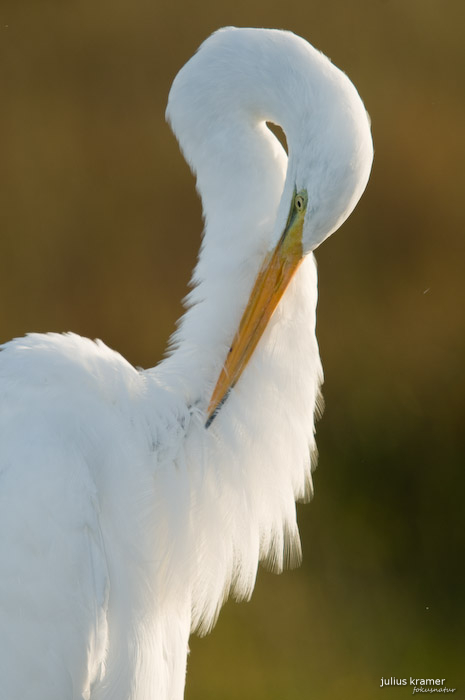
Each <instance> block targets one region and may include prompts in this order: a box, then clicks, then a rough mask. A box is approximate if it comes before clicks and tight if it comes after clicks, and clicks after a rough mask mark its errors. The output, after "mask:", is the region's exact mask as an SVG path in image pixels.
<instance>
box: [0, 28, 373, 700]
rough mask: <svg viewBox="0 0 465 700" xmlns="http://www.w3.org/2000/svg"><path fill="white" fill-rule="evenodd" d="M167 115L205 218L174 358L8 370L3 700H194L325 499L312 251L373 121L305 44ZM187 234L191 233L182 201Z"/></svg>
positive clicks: (1, 513) (249, 54)
mask: <svg viewBox="0 0 465 700" xmlns="http://www.w3.org/2000/svg"><path fill="white" fill-rule="evenodd" d="M167 115H168V118H169V121H170V123H171V125H172V127H173V130H174V132H175V134H176V136H177V137H178V139H179V142H180V145H181V148H182V150H183V153H184V155H185V157H186V159H187V160H188V162H189V163H190V165H191V167H192V169H193V171H194V172H195V173H196V176H197V186H198V190H199V193H200V195H201V197H202V203H203V208H204V214H205V233H204V240H203V244H202V248H201V252H200V256H199V261H198V264H197V266H196V269H195V272H194V277H193V290H192V292H191V293H190V295H189V298H188V309H187V311H186V313H185V315H184V316H183V318H182V321H181V323H180V326H179V329H178V331H177V333H176V334H175V336H174V338H173V339H172V342H171V350H170V354H169V356H168V357H167V359H165V360H164V361H163V362H162V363H161V364H160V365H159V366H157V367H155V368H154V369H150V370H147V371H138V370H136V369H134V368H133V367H132V366H131V365H129V364H128V363H127V362H126V361H125V360H124V359H123V358H122V357H121V356H120V355H119V354H118V353H116V352H114V351H112V350H110V349H109V348H107V347H106V346H105V345H104V344H103V343H101V342H99V341H97V342H95V343H94V342H92V341H90V340H87V339H84V338H81V337H79V336H76V335H73V334H66V335H58V334H49V335H39V334H32V335H28V336H27V337H26V338H23V339H17V340H14V341H12V342H10V343H7V344H6V345H3V346H2V352H1V353H0V435H1V440H0V542H1V552H0V556H1V567H2V568H1V575H0V630H1V632H0V635H1V638H0V679H1V680H0V685H1V688H2V697H5V698H6V699H7V700H180V699H181V698H182V696H183V691H184V676H185V665H186V655H187V645H188V637H189V634H190V632H191V631H195V630H197V631H200V632H206V631H208V630H209V629H210V628H211V627H212V625H213V624H214V622H215V619H216V616H217V614H218V612H219V609H220V607H221V605H222V604H223V602H224V600H225V598H226V597H227V596H228V595H229V594H230V593H232V594H234V595H235V596H236V597H237V598H247V597H248V596H250V594H251V592H252V589H253V586H254V582H255V576H256V572H257V566H258V563H259V561H260V560H267V562H268V563H269V565H271V566H272V567H273V568H274V569H275V570H281V569H282V568H283V566H284V565H286V564H291V563H296V562H298V560H299V557H300V543H299V537H298V532H297V525H296V515H295V505H294V502H295V499H302V498H307V497H308V496H309V494H310V493H311V463H312V457H311V455H312V454H314V453H315V444H314V424H313V416H314V413H315V410H316V409H317V404H318V396H319V387H320V384H321V381H322V371H321V365H320V360H319V354H318V346H317V342H316V338H315V308H316V299H317V291H316V290H317V283H316V269H315V262H314V258H313V255H312V254H311V251H312V250H313V249H314V248H315V247H316V246H317V245H319V243H321V241H322V240H324V239H325V238H326V237H327V236H328V235H330V233H332V232H333V231H334V230H335V229H336V228H337V227H338V226H339V225H340V224H341V223H342V222H343V220H344V219H345V218H347V216H348V215H349V214H350V212H351V211H352V209H353V208H354V206H355V204H356V202H357V201H358V199H359V197H360V196H361V194H362V192H363V190H364V188H365V185H366V182H367V179H368V176H369V172H370V168H371V161H372V143H371V136H370V128H369V121H368V118H367V115H366V112H365V110H364V107H363V104H362V102H361V100H360V98H359V97H358V94H357V92H356V90H355V88H354V87H353V85H352V84H351V83H350V81H349V80H348V78H347V77H346V76H345V75H344V74H343V73H341V72H340V71H339V70H338V69H337V68H335V67H334V66H333V65H332V64H331V63H330V61H329V60H328V59H326V58H325V57H324V56H323V55H322V54H320V53H319V52H317V51H316V50H315V49H313V48H312V47H311V46H310V45H309V44H308V43H306V42H305V41H304V40H303V39H300V38H298V37H296V36H295V35H293V34H291V33H288V32H280V31H274V30H249V29H232V28H231V29H226V30H221V31H219V32H217V33H216V34H214V35H213V36H212V37H210V38H209V39H208V40H207V41H206V42H205V43H204V44H203V45H202V46H201V48H200V49H199V51H198V53H197V54H196V55H195V56H194V57H193V58H192V59H191V60H190V61H189V62H188V63H187V64H186V66H185V67H184V68H183V69H182V70H181V71H180V73H179V74H178V76H177V77H176V79H175V81H174V84H173V87H172V90H171V93H170V98H169V104H168V111H167ZM266 120H269V121H273V122H275V123H278V124H280V125H281V126H282V127H283V129H284V131H285V133H286V135H287V139H288V143H289V161H288V159H287V156H286V154H285V152H284V150H283V149H282V147H281V146H280V144H279V142H278V141H277V139H276V138H275V137H274V136H273V135H272V133H271V132H270V131H269V129H268V128H267V127H266V123H265V121H266ZM296 193H297V194H296ZM299 197H300V199H299ZM289 207H290V209H289ZM173 216H176V217H177V218H178V220H179V226H182V221H183V211H182V202H180V203H179V208H178V210H177V211H174V212H173ZM283 231H284V234H283ZM289 231H291V233H289V236H287V232H289ZM283 236H284V237H283ZM286 236H287V237H286ZM292 236H293V237H294V238H292V241H296V242H295V243H292V246H293V247H292V250H294V249H295V250H298V251H299V253H298V255H297V257H298V259H296V261H295V263H294V266H293V268H292V271H291V273H289V275H290V276H289V279H288V280H287V282H289V286H288V287H287V290H286V293H285V294H284V296H283V298H282V299H281V301H280V302H279V304H278V305H277V308H276V311H275V312H274V313H273V309H271V310H270V309H268V311H266V312H264V313H265V316H262V317H260V318H265V320H266V323H264V325H265V326H266V328H265V330H264V332H263V336H262V338H261V340H260V341H259V343H258V346H257V347H256V349H255V350H253V347H255V346H253V347H252V349H251V350H249V351H247V352H248V353H249V355H250V357H249V355H248V356H247V358H246V359H244V356H243V355H240V352H239V351H238V353H239V355H240V360H239V364H240V365H241V368H240V370H239V371H238V374H237V375H233V373H232V372H233V370H232V365H231V367H230V366H229V365H228V364H227V363H228V361H229V360H225V358H226V357H227V356H228V349H229V348H230V347H232V349H233V351H234V352H236V350H235V348H236V345H237V343H239V342H240V341H239V336H241V335H243V334H244V333H246V332H248V331H244V330H243V321H241V315H242V312H243V310H244V309H245V308H246V307H247V308H249V306H250V304H249V306H248V302H247V300H248V298H249V295H250V294H251V290H252V288H253V286H254V280H255V278H256V277H257V274H258V280H259V282H260V279H261V275H262V273H263V275H264V274H265V272H264V270H265V268H266V265H268V264H269V261H270V259H271V256H272V252H271V251H273V250H274V251H275V254H276V251H278V254H279V255H280V256H281V258H280V259H282V260H283V261H284V262H283V264H287V257H286V256H287V250H288V248H287V247H286V246H287V242H288V241H289V240H291V237H292ZM283 240H284V241H285V243H284V244H283V245H282V241H283ZM278 241H279V243H278ZM280 246H281V247H280ZM296 246H297V247H296ZM283 251H284V252H283ZM264 260H265V263H264V262H263V261H264ZM300 263H301V264H300ZM260 270H261V272H259V271H260ZM266 274H268V272H266ZM291 278H292V279H291ZM280 279H281V278H279V280H280ZM287 282H286V284H284V288H285V287H286V285H287ZM257 284H258V283H257ZM275 284H276V286H278V285H279V286H281V281H278V282H276V283H275ZM256 286H257V285H256ZM259 286H260V285H259ZM282 291H284V289H282V290H281V293H282ZM253 298H254V292H252V300H253ZM278 301H279V299H278ZM276 303H277V302H276ZM252 306H253V303H252ZM254 313H255V312H254ZM271 314H272V315H271ZM257 318H258V317H257ZM254 323H255V321H254ZM238 326H239V328H240V330H239V332H238V334H236V336H234V333H235V331H236V329H237V328H238ZM252 326H253V328H252V331H251V333H252V334H257V333H258V331H257V330H256V325H254V324H252ZM244 327H245V326H244ZM241 329H242V330H241ZM259 334H261V331H260V332H259ZM257 340H258V339H257ZM236 341H237V342H236ZM233 351H231V353H229V354H234V353H233ZM231 362H232V363H234V362H235V360H234V357H233V359H232V360H231ZM223 364H225V368H226V369H225V370H224V374H225V375H226V379H224V380H221V377H220V379H219V380H218V386H219V385H221V383H222V382H223V384H225V382H226V384H225V388H224V390H223V391H222V393H221V392H220V393H219V394H218V398H217V399H215V400H213V399H212V401H211V402H210V397H211V396H212V392H213V391H214V396H215V392H217V391H219V390H218V386H217V388H216V389H215V383H216V381H217V379H218V376H219V375H220V372H221V368H222V366H223ZM242 370H243V371H242ZM233 376H235V378H234V381H232V378H233ZM239 376H240V378H239ZM228 382H229V384H228ZM226 385H227V386H226ZM209 402H210V407H209ZM208 416H210V419H209V421H208V425H209V427H208V428H207V427H206V425H205V424H206V421H207V417H208ZM213 418H214V421H213ZM212 421H213V422H212Z"/></svg>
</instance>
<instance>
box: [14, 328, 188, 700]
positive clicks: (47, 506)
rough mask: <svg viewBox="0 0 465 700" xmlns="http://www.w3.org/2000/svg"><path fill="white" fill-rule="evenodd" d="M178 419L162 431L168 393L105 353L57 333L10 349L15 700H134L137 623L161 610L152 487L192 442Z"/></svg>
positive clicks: (97, 346) (32, 338)
mask: <svg viewBox="0 0 465 700" xmlns="http://www.w3.org/2000/svg"><path fill="white" fill-rule="evenodd" d="M154 398H157V399H158V401H157V400H155V401H154ZM163 408H164V409H165V410H164V411H162V409H163ZM162 413H163V414H164V416H165V419H164V424H163V429H161V426H160V422H159V421H160V415H161V414H162ZM171 415H172V420H171V423H172V429H171V430H170V429H168V430H166V428H167V427H168V428H169V422H170V411H169V410H168V411H166V396H165V392H164V391H163V389H162V388H161V387H157V386H156V385H155V383H154V381H153V380H151V379H150V378H148V377H147V376H145V375H144V374H143V373H140V372H138V371H136V370H135V369H134V368H133V367H131V365H129V364H128V363H127V362H126V361H125V360H124V359H123V358H122V357H121V356H120V355H118V354H117V353H115V352H113V351H112V350H110V349H109V348H107V347H106V346H105V345H104V344H103V343H99V344H96V343H93V342H92V341H90V340H87V339H83V338H80V337H78V336H74V335H71V334H70V335H66V336H61V335H54V334H53V335H31V336H28V337H26V338H24V339H20V340H16V341H13V342H11V343H8V344H7V345H5V346H3V348H2V352H0V434H1V436H2V439H1V441H0V543H1V554H0V558H1V576H0V629H1V630H2V634H1V639H0V644H1V645H2V646H1V649H0V659H1V661H0V665H1V668H0V678H1V685H2V693H3V692H4V693H5V695H4V697H5V698H8V700H37V698H40V699H42V698H47V700H55V699H56V700H68V699H69V700H71V699H73V700H75V699H79V700H80V699H81V698H89V697H92V699H93V698H110V697H111V698H112V699H114V700H117V699H119V698H121V699H122V700H123V699H124V700H127V699H128V698H130V697H133V695H132V694H131V693H132V692H133V691H134V688H135V686H136V681H135V680H134V678H135V676H136V675H139V677H140V674H139V672H138V671H136V665H137V664H136V661H135V657H136V655H137V653H138V652H139V651H140V647H141V644H142V643H143V642H142V641H140V640H139V639H138V635H140V634H141V628H140V625H141V620H140V619H139V613H140V610H141V609H143V608H144V609H145V612H146V620H145V623H144V624H146V626H147V627H150V625H154V620H153V619H152V620H151V619H150V613H151V611H154V610H155V607H156V597H157V591H156V581H157V555H160V552H157V533H156V529H157V522H156V519H157V516H156V514H155V513H154V509H153V506H154V505H155V504H156V499H157V493H156V481H157V476H156V475H157V472H158V470H159V469H160V468H161V471H163V469H162V467H163V464H164V462H165V461H166V460H172V459H173V455H175V452H176V449H177V442H176V441H177V440H178V439H179V437H180V435H181V432H180V431H181V430H182V428H181V426H180V423H179V421H178V420H177V416H176V415H175V411H174V409H173V411H171ZM158 428H160V429H158ZM159 543H160V542H159ZM148 557H149V558H151V559H150V560H149V561H147V558H148ZM139 574H142V575H139ZM150 578H152V580H149V579H150ZM145 586H147V587H148V589H147V590H142V589H143V588H144V587H145ZM151 596H152V599H150V598H151ZM174 624H176V621H174ZM187 626H189V621H188V620H187ZM116 630H118V631H119V632H120V635H121V636H118V635H117V634H115V631H116ZM152 631H154V632H155V636H156V631H155V629H154V630H152ZM147 634H148V629H147ZM110 635H111V644H110V643H109V640H110ZM152 644H155V645H156V641H154V640H152ZM186 646H187V644H186ZM153 653H157V650H154V652H153ZM146 656H147V660H149V659H150V657H151V655H150V653H149V654H147V655H146ZM131 659H132V661H131ZM162 669H163V666H162V665H161V664H160V663H158V664H157V670H158V671H160V670H161V674H160V675H161V676H163V670H162ZM139 671H140V669H139ZM104 672H105V679H104V682H102V683H101V684H100V680H101V678H102V677H103V675H104ZM159 681H160V679H158V680H156V681H155V680H153V681H149V680H147V679H146V685H147V687H149V686H150V685H151V684H152V686H154V687H155V686H156V683H158V682H159ZM138 682H141V681H138ZM142 682H144V680H143V679H142ZM99 684H100V685H101V690H98V688H99ZM154 684H155V685H154ZM92 687H93V688H94V691H93V693H92V696H90V691H91V688H92ZM139 690H140V689H139ZM159 696H160V697H164V696H162V695H161V694H160V695H159ZM134 697H138V698H139V697H145V696H144V695H143V693H142V691H141V692H140V693H139V695H137V696H136V695H134Z"/></svg>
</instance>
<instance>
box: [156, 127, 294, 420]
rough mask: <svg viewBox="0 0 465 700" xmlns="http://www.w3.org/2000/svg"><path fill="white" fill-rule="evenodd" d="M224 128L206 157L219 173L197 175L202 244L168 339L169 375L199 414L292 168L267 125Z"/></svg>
mask: <svg viewBox="0 0 465 700" xmlns="http://www.w3.org/2000/svg"><path fill="white" fill-rule="evenodd" d="M220 128H221V138H218V139H217V140H216V143H215V139H213V141H214V144H215V145H214V146H212V147H211V148H210V150H209V153H208V154H207V155H206V156H205V158H208V159H209V160H212V159H214V160H215V161H216V162H217V163H218V168H217V169H215V170H214V171H212V169H211V168H207V167H205V168H203V167H202V166H201V164H200V166H199V168H198V170H197V186H198V189H199V191H200V193H201V196H202V202H203V209H204V216H205V230H204V237H203V241H202V246H201V249H200V253H199V258H198V262H197V265H196V267H195V270H194V273H193V277H192V287H193V289H192V291H191V293H190V294H189V296H188V298H187V306H188V308H187V311H186V312H185V314H184V315H183V317H182V319H181V321H180V324H179V328H178V330H177V332H176V333H175V334H174V336H173V338H172V339H171V347H172V352H171V353H170V357H169V358H168V359H167V360H166V361H165V362H164V363H163V365H164V367H163V369H164V371H169V372H170V375H171V377H173V379H174V377H178V378H180V379H179V381H182V384H183V387H184V392H185V396H186V401H187V402H188V403H191V404H192V403H194V404H198V405H201V406H202V407H205V406H206V404H208V401H209V398H210V395H211V392H212V389H213V386H214V384H215V382H216V379H217V377H218V374H219V372H220V370H221V367H222V365H223V362H224V359H225V357H226V354H227V352H228V349H229V346H230V344H231V341H232V338H233V336H234V333H235V331H236V329H237V326H238V324H239V320H240V316H241V314H242V312H243V310H244V308H245V306H246V303H247V300H248V296H249V294H250V291H251V289H252V286H253V282H254V280H255V277H256V275H257V272H258V270H259V268H260V266H261V264H262V262H263V259H264V257H265V255H266V252H267V251H268V250H269V249H270V247H271V244H272V235H273V230H274V229H273V227H274V223H275V219H276V211H277V207H278V204H279V200H280V197H281V194H282V189H283V186H284V180H285V174H286V165H287V157H286V154H285V152H284V150H283V149H282V147H281V145H280V144H279V142H278V141H277V139H276V138H275V137H274V136H273V134H272V133H271V132H270V131H269V129H268V128H267V127H266V126H265V125H264V124H263V125H262V126H252V125H248V124H247V125H242V124H236V123H234V121H232V120H231V121H230V123H229V124H225V123H222V124H221V127H220ZM205 136H206V135H205ZM210 136H211V134H210ZM206 142H207V139H206ZM212 148H214V149H215V153H214V154H212V152H211V151H212ZM210 173H211V174H210ZM258 174H260V175H259V176H258ZM181 378H182V379H181Z"/></svg>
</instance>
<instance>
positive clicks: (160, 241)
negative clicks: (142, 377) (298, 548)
mask: <svg viewBox="0 0 465 700" xmlns="http://www.w3.org/2000/svg"><path fill="white" fill-rule="evenodd" d="M228 24H235V25H239V26H271V27H279V28H288V29H291V30H293V31H295V32H297V33H299V34H301V35H303V36H304V37H306V38H307V39H309V40H310V41H311V42H312V43H313V44H315V45H316V46H317V47H318V48H320V49H321V50H323V51H324V52H325V53H326V54H327V55H329V56H330V57H331V58H332V59H333V61H334V62H335V63H336V64H337V65H339V66H340V67H342V68H343V69H344V70H345V71H346V72H347V73H348V74H349V76H350V77H351V78H352V80H353V81H354V83H355V84H356V86H357V88H358V89H359V91H360V93H361V95H362V96H363V99H364V101H365V103H366V106H367V108H368V110H369V112H370V114H371V117H372V122H373V135H374V141H375V150H376V155H375V164H374V169H373V174H372V178H371V181H370V183H369V186H368V188H367V191H366V194H365V195H364V197H363V199H362V201H361V203H360V205H359V207H358V208H357V210H356V211H355V213H354V214H353V215H352V217H351V218H350V220H349V221H348V222H347V223H346V224H345V225H344V228H343V229H342V230H341V231H340V232H338V233H337V234H336V235H335V236H333V237H332V238H331V239H330V240H328V241H327V242H326V243H325V244H324V245H323V246H322V247H321V249H319V250H318V251H317V258H318V263H319V275H320V303H319V322H318V337H319V341H320V346H321V353H322V357H323V362H324V367H325V374H326V383H325V387H324V394H325V398H326V406H327V407H326V412H325V414H324V417H323V419H322V420H321V421H320V423H319V424H318V436H317V437H318V446H319V451H320V460H319V467H318V470H317V472H316V474H315V486H316V495H315V498H314V500H313V502H312V504H310V505H306V506H299V522H300V529H301V534H302V540H303V550H304V563H303V566H302V567H301V568H300V569H299V570H297V571H293V572H288V573H286V574H285V575H283V576H280V577H276V576H273V575H272V574H269V573H266V572H263V571H262V572H260V575H259V577H258V583H257V587H256V591H255V594H254V597H253V600H252V602H251V603H249V604H241V605H236V604H234V603H228V604H227V606H226V607H225V609H224V610H223V613H222V615H221V616H220V620H219V623H218V625H217V628H216V629H215V631H214V632H213V634H212V635H210V636H209V637H208V638H205V639H202V640H199V639H196V638H195V639H193V640H192V644H191V648H192V653H191V657H190V660H189V668H188V683H187V691H186V698H187V700H200V699H202V700H209V699H213V698H215V699H217V698H222V699H225V700H229V699H231V700H232V699H233V698H237V697H242V698H246V699H247V698H248V699H252V698H253V699H255V700H260V699H261V698H267V699H272V700H293V699H294V698H295V699H297V698H299V699H301V698H314V699H315V700H333V699H334V698H348V699H351V698H357V699H360V700H365V699H367V700H369V699H372V698H378V697H385V698H387V697H389V698H401V697H402V698H404V697H407V695H410V694H411V690H410V689H407V688H397V687H395V688H384V689H380V688H379V686H380V679H381V677H382V676H384V677H388V678H389V677H391V676H396V677H397V678H403V677H407V678H408V677H409V676H415V677H434V678H446V679H447V685H448V686H449V687H453V688H457V691H456V693H455V694H454V697H462V698H465V670H464V669H465V662H464V652H465V609H464V582H465V581H464V534H463V533H464V528H463V526H464V486H465V477H464V467H465V454H464V452H465V451H464V436H463V432H464V415H465V411H464V374H463V360H464V350H465V333H464V292H465V289H464V288H465V284H464V253H465V250H464V247H465V246H464V215H463V210H464V201H465V190H464V184H465V182H464V176H463V172H464V156H465V139H464V112H465V110H464V104H465V92H464V77H465V70H464V69H465V49H464V27H465V5H464V3H463V0H353V1H352V2H348V1H347V0H308V1H307V2H303V1H302V0H286V2H277V0H267V1H266V2H265V0H247V1H244V0H236V2H234V3H221V2H218V0H198V1H197V2H195V3H194V2H190V3H189V2H186V1H184V2H177V1H176V0H172V1H171V2H161V1H160V0H79V1H78V0H21V1H19V0H1V3H0V96H1V98H0V99H1V109H0V178H1V182H0V220H1V226H0V339H1V340H2V341H6V340H8V339H9V338H10V337H12V336H18V335H22V334H24V333H25V332H27V331H47V330H54V331H67V330H73V331H75V332H77V333H81V334H84V335H87V336H90V337H100V338H102V339H103V340H104V341H105V342H106V343H107V344H109V345H110V346H112V347H114V348H116V349H118V350H119V351H120V352H122V353H123V354H124V355H125V356H126V357H127V358H128V359H129V360H130V361H131V362H133V363H134V364H136V365H140V366H145V367H147V366H151V365H153V364H155V363H156V362H158V361H159V360H160V359H161V358H162V356H163V351H164V347H165V345H166V341H167V338H168V337H169V335H170V333H171V332H172V331H173V328H174V324H175V320H176V319H177V317H178V316H179V315H180V313H181V309H182V307H181V303H180V300H181V298H182V297H183V295H184V294H185V292H186V289H187V283H188V279H189V276H190V271H191V269H192V267H193V265H194V261H195V258H196V253H197V249H198V246H199V241H200V234H201V228H202V224H201V208H200V203H199V201H198V200H197V197H196V194H195V191H194V182H193V179H192V177H191V175H190V172H189V170H188V168H187V166H186V165H185V163H184V161H183V159H182V157H181V155H180V153H179V151H178V148H177V144H176V142H175V140H174V138H173V137H172V135H171V132H170V131H169V129H168V126H167V125H166V124H165V122H164V109H165V104H166V99H167V95H168V91H169V86H170V83H171V81H172V79H173V78H174V76H175V74H176V72H177V70H178V69H179V68H180V67H181V66H182V65H183V63H184V62H185V61H186V60H187V59H188V58H189V57H190V56H191V54H192V53H193V52H194V50H195V49H196V48H197V46H198V45H199V44H200V42H201V41H202V40H203V39H204V38H205V37H206V36H207V35H208V34H210V33H211V32H212V31H213V30H214V29H216V28H217V27H219V26H224V25H228ZM6 700H8V699H6Z"/></svg>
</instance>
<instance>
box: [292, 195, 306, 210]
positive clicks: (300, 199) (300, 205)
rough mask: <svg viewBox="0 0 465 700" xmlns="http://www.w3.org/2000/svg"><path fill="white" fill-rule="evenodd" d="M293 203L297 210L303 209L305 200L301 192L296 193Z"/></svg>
mask: <svg viewBox="0 0 465 700" xmlns="http://www.w3.org/2000/svg"><path fill="white" fill-rule="evenodd" d="M294 205H295V208H296V209H297V211H303V208H304V206H305V200H304V198H303V197H302V195H301V194H298V195H296V198H295V200H294Z"/></svg>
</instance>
